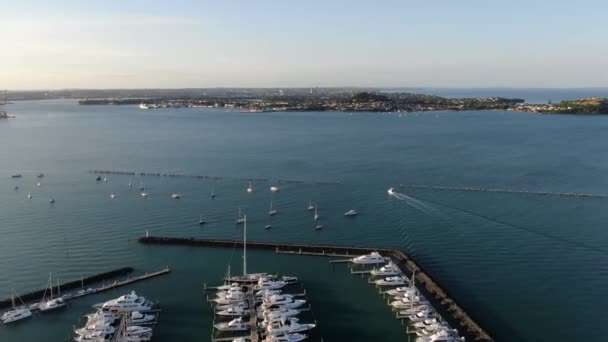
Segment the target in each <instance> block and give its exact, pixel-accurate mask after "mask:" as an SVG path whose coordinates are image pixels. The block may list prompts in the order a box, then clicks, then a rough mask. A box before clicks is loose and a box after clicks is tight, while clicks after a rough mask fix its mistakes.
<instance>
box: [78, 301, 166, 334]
mask: <svg viewBox="0 0 608 342" xmlns="http://www.w3.org/2000/svg"><path fill="white" fill-rule="evenodd" d="M93 307H94V308H95V309H96V311H95V312H94V313H92V314H87V315H85V316H84V318H85V320H86V321H85V324H84V326H83V327H81V328H77V329H74V334H75V337H74V340H75V341H77V342H85V341H87V342H110V341H116V342H148V341H150V339H151V338H152V328H151V327H149V325H153V324H156V323H157V320H158V314H157V312H158V310H155V309H154V304H153V303H151V302H150V301H148V300H146V298H144V297H142V296H138V295H137V294H136V293H135V291H132V292H131V293H129V294H126V295H123V296H120V297H118V298H115V299H111V300H109V301H107V302H105V303H99V304H95V305H94V306H93Z"/></svg>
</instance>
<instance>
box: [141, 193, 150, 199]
mask: <svg viewBox="0 0 608 342" xmlns="http://www.w3.org/2000/svg"><path fill="white" fill-rule="evenodd" d="M140 195H141V197H143V198H146V197H148V193H146V192H142V193H141V194H140Z"/></svg>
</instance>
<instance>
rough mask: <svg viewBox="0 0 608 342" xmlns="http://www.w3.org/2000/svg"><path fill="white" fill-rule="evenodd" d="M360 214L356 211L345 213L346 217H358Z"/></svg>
mask: <svg viewBox="0 0 608 342" xmlns="http://www.w3.org/2000/svg"><path fill="white" fill-rule="evenodd" d="M357 215H359V213H358V212H357V211H356V210H355V209H351V210H349V211H347V212H345V213H344V216H357Z"/></svg>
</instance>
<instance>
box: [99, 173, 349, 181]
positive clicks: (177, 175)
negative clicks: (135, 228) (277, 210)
mask: <svg viewBox="0 0 608 342" xmlns="http://www.w3.org/2000/svg"><path fill="white" fill-rule="evenodd" d="M89 173H93V174H98V175H120V176H140V177H171V178H195V179H207V180H222V179H238V180H243V181H252V182H254V181H255V182H270V181H276V182H277V183H279V184H288V183H294V184H303V183H316V184H341V182H340V181H336V180H312V181H310V180H309V181H306V180H300V179H281V178H277V179H272V178H264V177H240V178H237V177H232V178H231V177H225V176H212V175H193V174H185V173H174V172H151V171H127V170H89Z"/></svg>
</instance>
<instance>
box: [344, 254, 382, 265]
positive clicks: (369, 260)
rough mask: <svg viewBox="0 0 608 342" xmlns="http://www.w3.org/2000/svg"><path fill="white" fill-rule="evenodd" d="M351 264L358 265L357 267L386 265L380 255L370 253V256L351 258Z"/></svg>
mask: <svg viewBox="0 0 608 342" xmlns="http://www.w3.org/2000/svg"><path fill="white" fill-rule="evenodd" d="M351 262H352V263H353V264H358V265H373V264H384V263H386V260H385V259H384V257H383V256H382V255H380V253H378V252H371V253H370V254H366V255H360V256H358V257H356V258H352V259H351Z"/></svg>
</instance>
